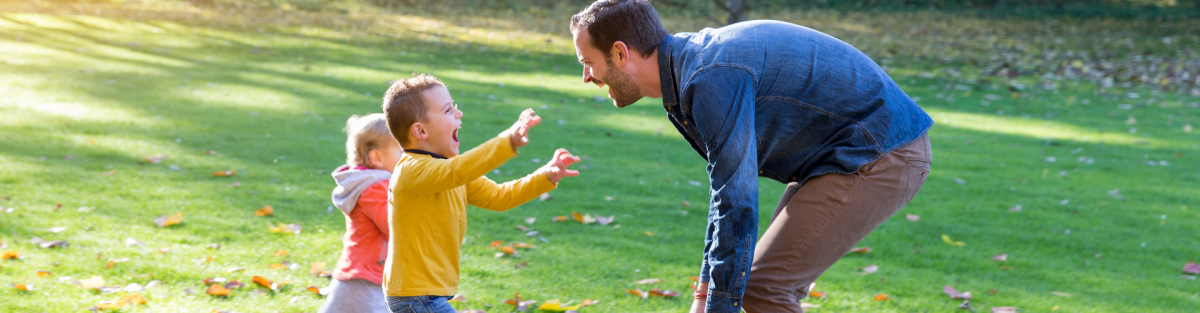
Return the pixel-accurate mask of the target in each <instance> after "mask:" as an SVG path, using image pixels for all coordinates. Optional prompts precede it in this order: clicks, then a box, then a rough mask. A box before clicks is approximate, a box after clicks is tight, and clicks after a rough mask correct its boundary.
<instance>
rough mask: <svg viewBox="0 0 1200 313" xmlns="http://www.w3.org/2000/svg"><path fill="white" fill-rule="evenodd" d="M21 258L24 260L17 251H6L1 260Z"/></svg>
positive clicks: (0, 256) (0, 257)
mask: <svg viewBox="0 0 1200 313" xmlns="http://www.w3.org/2000/svg"><path fill="white" fill-rule="evenodd" d="M20 258H22V257H21V255H20V254H19V253H17V250H8V251H4V254H3V255H0V259H5V260H16V259H20Z"/></svg>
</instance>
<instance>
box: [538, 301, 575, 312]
mask: <svg viewBox="0 0 1200 313" xmlns="http://www.w3.org/2000/svg"><path fill="white" fill-rule="evenodd" d="M563 305H564V304H563V303H561V302H559V301H558V299H554V300H548V301H546V302H544V303H542V305H541V306H539V307H538V310H543V311H555V312H563V311H573V310H578V309H579V308H580V307H582V306H583V305H581V304H576V305H572V306H568V307H564V306H563Z"/></svg>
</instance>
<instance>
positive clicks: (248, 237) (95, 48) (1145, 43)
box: [0, 0, 1200, 312]
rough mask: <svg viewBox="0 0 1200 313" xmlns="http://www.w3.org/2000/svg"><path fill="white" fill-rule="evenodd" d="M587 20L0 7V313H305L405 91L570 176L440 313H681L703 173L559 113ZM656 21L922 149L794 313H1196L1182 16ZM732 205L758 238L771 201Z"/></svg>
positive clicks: (1192, 64)
mask: <svg viewBox="0 0 1200 313" xmlns="http://www.w3.org/2000/svg"><path fill="white" fill-rule="evenodd" d="M742 2H744V3H742ZM587 3H588V2H587V1H579V0H572V1H549V0H446V1H417V0H407V1H406V0H392V1H387V0H339V1H326V0H257V1H231V0H193V1H154V0H144V1H134V0H129V1H121V0H111V1H108V0H95V1H43V0H32V1H0V251H3V253H4V257H3V259H2V260H0V311H4V312H83V311H87V310H88V309H89V308H92V309H97V310H106V311H120V312H214V311H236V312H313V311H315V310H316V308H317V307H318V306H319V305H320V303H321V302H322V301H323V298H322V296H321V295H320V294H318V293H317V292H314V290H316V289H317V288H320V287H324V286H326V285H328V284H329V278H326V277H321V276H320V275H319V274H320V272H321V271H322V269H315V268H314V265H320V264H319V262H325V265H324V266H323V270H325V271H327V270H329V269H331V268H332V267H333V264H334V262H335V261H336V260H337V257H338V254H339V251H340V249H341V235H342V231H343V230H344V228H345V226H344V221H343V217H342V215H341V214H340V213H339V212H338V211H337V210H336V209H332V208H331V206H330V201H329V193H330V191H331V189H332V188H333V187H334V184H333V180H332V179H331V178H330V177H329V172H330V171H331V170H332V169H334V168H335V167H337V166H339V165H341V164H342V163H343V162H344V159H345V156H344V152H343V145H344V142H345V135H344V134H343V133H342V127H343V126H344V124H345V121H346V119H347V118H348V117H349V116H350V115H353V114H360V115H361V114H367V113H372V112H379V110H380V108H379V104H380V102H381V100H380V99H381V96H382V94H383V92H384V91H385V90H386V88H387V87H388V85H389V82H390V81H391V80H394V79H397V78H404V77H408V76H409V75H410V73H431V74H434V75H436V76H438V77H440V78H441V79H442V80H444V81H445V82H446V83H447V84H448V85H449V88H450V91H451V93H452V95H453V96H454V98H455V99H456V101H457V102H458V103H459V105H460V109H462V110H463V111H464V113H465V117H464V120H463V121H464V122H463V124H464V125H463V126H464V127H463V130H462V132H463V135H462V136H461V137H462V140H463V146H464V147H472V146H474V145H476V144H479V143H481V142H483V141H484V140H486V139H487V138H490V137H491V136H494V134H497V133H498V132H500V131H501V130H503V129H504V128H506V127H507V126H508V125H510V124H511V123H512V121H514V120H515V118H516V116H517V114H518V113H519V112H520V111H521V110H522V109H524V108H533V109H535V110H537V112H538V113H539V115H541V116H542V117H543V119H544V121H543V123H542V125H540V126H538V127H536V128H534V129H533V131H532V133H531V135H530V138H531V144H530V146H529V147H527V148H524V149H522V151H521V155H520V156H518V157H517V158H515V159H513V160H512V161H510V162H508V163H507V164H505V165H503V166H502V167H500V168H499V169H498V170H497V172H495V173H493V174H490V175H489V177H491V178H492V179H494V180H497V181H507V180H511V179H515V178H519V177H521V176H523V175H525V174H527V173H529V172H531V171H532V170H534V169H535V168H536V167H537V166H538V165H539V164H540V160H545V159H546V158H548V157H549V156H550V154H551V152H552V151H553V149H555V148H559V147H565V148H568V149H570V150H571V151H572V152H574V153H575V154H576V155H581V156H583V157H584V159H583V162H582V163H580V164H579V165H577V167H578V168H579V169H580V171H581V173H582V175H581V176H579V177H576V178H568V179H566V180H564V182H563V183H562V184H561V185H560V188H559V189H558V190H555V191H553V192H551V193H550V197H549V199H546V200H544V201H542V200H535V201H533V202H530V203H528V204H526V205H524V206H522V207H519V208H517V209H514V210H512V211H509V212H504V213H494V212H489V211H485V210H479V209H475V208H471V209H469V215H470V229H469V231H468V233H467V240H466V242H465V244H464V246H463V261H462V269H463V273H462V279H463V280H462V282H463V284H462V286H461V288H460V290H461V294H462V295H463V298H464V301H462V302H456V303H455V304H454V305H455V306H456V307H457V308H458V309H460V310H467V309H470V310H484V311H487V312H511V311H514V310H515V307H514V306H512V305H508V304H505V301H506V300H510V299H514V296H515V294H516V293H518V292H519V296H520V297H521V299H522V300H538V302H537V303H536V304H534V305H533V306H532V308H531V309H530V310H529V311H531V312H532V311H538V307H540V306H541V305H543V304H545V303H546V302H547V301H549V300H553V299H558V300H560V301H561V302H562V303H565V304H566V305H564V306H570V305H575V304H579V303H581V302H582V301H584V300H599V303H597V304H594V305H590V306H585V307H580V308H577V309H576V310H577V311H579V312H682V311H684V310H685V309H686V308H687V307H688V305H689V304H690V302H691V300H690V297H689V296H688V294H689V293H690V292H691V289H690V288H689V287H688V286H689V284H691V283H692V280H691V278H692V277H693V276H696V275H697V274H698V268H699V266H698V265H699V258H700V256H701V253H702V248H703V245H702V238H703V237H702V236H703V229H704V225H705V215H706V212H707V208H706V207H707V202H708V201H707V199H708V198H707V188H708V183H707V179H706V175H705V171H704V167H705V163H704V161H703V160H702V159H701V158H700V157H699V156H697V155H696V154H695V152H694V151H692V150H691V149H690V148H689V147H688V146H687V144H686V142H685V141H684V140H683V139H682V137H680V135H679V134H678V133H677V132H676V131H675V130H674V129H673V127H671V126H670V124H669V122H668V121H667V119H666V117H665V114H664V112H663V111H662V109H661V108H659V105H660V104H661V102H660V101H659V100H657V99H645V100H642V101H640V102H639V103H637V104H635V105H633V106H631V107H627V108H625V109H620V110H618V109H615V108H613V107H612V106H611V102H610V100H608V99H607V98H606V97H605V90H604V89H597V88H595V86H592V85H590V84H583V83H582V82H581V79H580V75H579V73H580V71H581V67H580V66H579V65H578V63H577V62H576V60H575V56H574V50H573V48H572V45H571V39H570V34H569V32H568V27H567V26H568V19H569V16H570V15H571V14H573V13H574V12H576V11H578V10H579V9H581V8H583V7H584V6H586V4H587ZM655 3H656V6H657V7H658V9H659V12H660V15H662V17H663V20H664V24H665V25H666V27H667V28H668V29H669V30H670V31H672V32H692V31H697V30H700V29H702V28H704V27H720V26H722V25H724V24H725V23H728V22H729V20H730V18H731V15H732V17H733V18H735V19H778V20H783V21H788V22H792V23H796V24H800V25H805V26H808V27H812V28H814V29H817V30H819V31H823V32H825V33H828V34H830V35H833V36H835V37H838V38H840V39H842V40H845V41H847V42H849V43H850V44H852V45H854V46H856V47H857V48H859V49H861V50H862V51H864V52H865V53H866V54H867V55H868V56H870V57H872V58H873V59H874V60H876V61H877V62H878V63H879V64H880V65H882V66H883V67H884V68H885V69H886V70H887V71H888V73H889V74H890V75H891V76H892V78H893V79H895V80H896V81H897V83H899V85H900V86H901V87H902V88H903V89H904V90H905V91H906V92H908V93H909V95H910V96H911V97H912V98H913V99H914V100H916V101H917V102H918V104H920V105H921V106H922V107H923V108H924V109H925V110H926V111H927V112H928V113H929V114H930V115H931V116H932V117H933V118H934V120H935V122H936V125H935V126H934V128H933V129H932V130H931V131H930V138H931V141H932V144H933V146H934V160H933V169H932V172H931V173H930V175H929V180H928V182H927V183H926V185H925V187H924V189H923V190H922V191H921V193H920V194H919V195H918V196H917V197H916V198H915V199H914V200H913V201H912V203H910V204H909V205H908V206H907V207H906V208H905V209H903V210H902V211H901V212H900V213H899V214H897V216H895V217H894V218H892V219H891V220H889V221H888V222H886V223H884V224H883V225H882V226H880V227H879V229H877V230H876V231H875V232H874V233H873V234H871V235H870V236H869V237H867V238H866V239H865V240H864V241H863V242H862V243H861V244H860V247H869V249H862V250H858V251H859V252H864V251H865V253H849V254H847V255H846V256H845V257H844V258H843V259H842V260H841V261H840V262H839V263H837V264H836V265H834V266H833V267H832V268H831V269H830V270H829V271H828V272H827V273H826V274H825V275H824V276H823V277H822V278H821V279H820V280H818V281H817V283H816V289H815V290H816V291H819V292H821V293H822V295H823V297H809V298H807V299H805V300H804V301H803V302H804V303H806V305H809V306H811V308H810V309H809V311H811V312H967V311H964V310H965V309H961V308H960V306H962V304H963V302H964V299H952V297H951V295H950V294H948V293H945V292H944V288H945V287H946V286H952V287H953V288H955V289H957V291H959V292H971V293H972V299H970V300H969V304H970V306H971V308H972V309H973V310H975V311H980V312H989V311H995V312H1002V311H1003V310H1004V309H1003V308H1004V307H1013V308H1016V309H1019V310H1020V311H1021V312H1196V311H1200V282H1197V281H1196V276H1195V274H1196V272H1200V269H1198V268H1196V266H1195V265H1192V263H1190V261H1193V260H1200V237H1198V236H1197V234H1200V231H1198V228H1197V225H1198V224H1197V223H1198V222H1200V212H1198V211H1200V200H1198V198H1197V196H1198V192H1197V190H1198V187H1200V185H1198V184H1200V171H1198V169H1200V168H1198V167H1197V158H1198V156H1200V131H1197V130H1194V127H1200V80H1198V78H1197V77H1198V76H1200V50H1198V49H1197V48H1198V47H1200V34H1198V33H1197V30H1200V21H1197V17H1200V1H1172V0H1144V1H1143V0H1134V1H1123V0H1121V1H1115V0H1079V1H1049V0H1040V1H1039V0H1029V1H1020V0H1007V1H1005V0H980V1H972V0H961V1H931V0H928V1H926V0H878V1H872V0H867V1H839V0H824V1H766V0H744V1H719V2H713V1H704V0H690V1H689V0H659V1H656V2H655ZM739 3H740V5H739ZM738 8H741V9H740V10H739V9H738ZM539 159H540V160H539ZM226 171H228V172H226ZM226 173H229V174H232V175H225V174H226ZM759 187H760V198H759V199H760V211H759V212H760V215H761V216H762V218H763V223H762V224H760V225H762V227H764V228H765V226H766V221H767V220H769V218H770V214H771V213H772V212H771V211H772V208H774V206H775V204H776V201H777V200H778V197H779V195H780V194H781V193H782V191H783V189H784V186H783V185H781V184H778V183H775V182H773V181H769V180H765V179H764V180H761V181H760V184H759ZM266 206H270V207H271V209H272V211H273V212H271V213H273V214H270V215H267V214H263V213H265V211H266V210H264V209H265V208H266ZM575 212H578V213H579V215H580V217H581V218H580V220H584V221H588V220H587V219H586V218H583V217H585V216H586V217H597V216H604V217H609V216H611V217H613V218H614V219H615V220H614V221H613V222H612V223H611V224H607V225H600V224H599V223H581V222H579V221H577V220H576V218H575V216H573V213H575ZM177 213H179V215H176V214H177ZM256 213H257V214H256ZM173 216H177V217H181V218H182V219H181V220H177V219H173ZM556 217H563V218H564V219H565V221H558V222H555V221H554V220H555V219H556ZM529 218H536V220H535V221H534V222H533V223H528V219H529ZM156 219H158V220H157V221H156ZM164 221H165V224H173V225H167V226H165V227H160V226H159V225H158V224H159V223H161V222H164ZM173 222H178V223H173ZM533 231H536V232H537V233H536V234H534V235H532V236H527V235H528V234H529V232H533ZM496 241H501V242H499V243H497V244H495V245H493V243H494V242H496ZM516 243H527V244H530V245H532V247H531V248H525V249H522V248H517V249H516V250H515V252H516V253H515V254H512V255H510V254H505V253H504V252H502V249H501V248H503V247H514V244H516ZM498 253H499V257H497V254H498ZM314 269H315V270H314ZM254 277H261V278H262V279H263V280H267V281H270V282H267V283H266V284H263V285H260V284H258V283H256V282H255V279H254ZM656 279H657V281H658V282H657V283H654V281H655V280H656ZM643 280H648V281H643ZM235 281H236V282H237V283H234V282H235ZM639 282H641V283H646V282H650V283H646V284H639ZM239 283H240V284H241V285H240V286H239ZM280 283H282V284H280ZM214 284H215V285H218V286H221V287H222V288H224V287H229V291H228V292H227V295H222V296H214V295H211V294H210V293H209V291H212V290H214V289H212V288H211V286H212V285H214ZM310 286H312V287H316V288H309V287H310ZM652 289H660V290H671V291H678V292H682V293H683V296H680V297H676V298H671V297H660V296H656V295H651V296H647V297H640V296H637V295H635V294H636V293H638V292H637V291H643V292H646V293H649V291H650V290H652ZM631 290H633V291H634V292H631ZM216 291H217V292H216V293H218V294H221V293H223V292H224V291H222V290H220V289H216ZM960 296H961V295H960ZM109 307H112V308H109Z"/></svg>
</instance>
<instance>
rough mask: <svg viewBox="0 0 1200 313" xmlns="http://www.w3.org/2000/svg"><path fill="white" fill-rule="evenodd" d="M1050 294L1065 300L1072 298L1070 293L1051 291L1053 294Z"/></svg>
mask: <svg viewBox="0 0 1200 313" xmlns="http://www.w3.org/2000/svg"><path fill="white" fill-rule="evenodd" d="M1050 294H1052V295H1056V296H1059V297H1063V298H1070V297H1071V294H1069V293H1065V292H1062V291H1051V292H1050Z"/></svg>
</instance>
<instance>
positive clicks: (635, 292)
mask: <svg viewBox="0 0 1200 313" xmlns="http://www.w3.org/2000/svg"><path fill="white" fill-rule="evenodd" d="M625 292H628V293H629V294H631V295H635V296H638V297H641V298H642V299H645V298H646V297H649V296H650V293H648V292H645V291H642V290H641V289H625Z"/></svg>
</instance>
